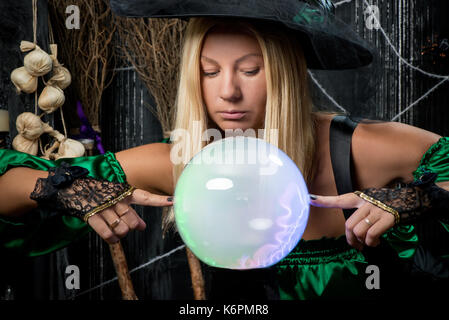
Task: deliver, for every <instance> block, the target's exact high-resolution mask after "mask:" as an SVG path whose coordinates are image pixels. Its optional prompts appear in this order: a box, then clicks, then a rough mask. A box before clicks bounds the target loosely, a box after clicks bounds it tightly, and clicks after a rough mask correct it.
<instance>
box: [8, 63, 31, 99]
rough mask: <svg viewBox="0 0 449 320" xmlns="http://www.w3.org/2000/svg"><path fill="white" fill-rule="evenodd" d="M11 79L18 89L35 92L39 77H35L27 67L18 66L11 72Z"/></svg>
mask: <svg viewBox="0 0 449 320" xmlns="http://www.w3.org/2000/svg"><path fill="white" fill-rule="evenodd" d="M11 81H12V83H13V84H14V86H15V87H16V89H17V93H20V92H21V91H23V92H25V93H33V92H34V91H36V90H37V77H33V76H32V75H31V74H29V73H28V71H27V70H26V69H25V67H20V68H16V69H14V70H13V71H12V72H11Z"/></svg>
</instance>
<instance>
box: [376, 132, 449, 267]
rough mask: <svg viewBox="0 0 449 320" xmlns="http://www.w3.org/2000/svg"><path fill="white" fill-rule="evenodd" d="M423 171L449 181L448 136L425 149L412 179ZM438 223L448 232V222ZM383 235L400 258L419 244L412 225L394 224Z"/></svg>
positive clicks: (411, 254) (410, 255)
mask: <svg viewBox="0 0 449 320" xmlns="http://www.w3.org/2000/svg"><path fill="white" fill-rule="evenodd" d="M425 171H432V172H434V173H438V177H437V179H436V182H442V181H449V137H441V138H440V139H439V140H438V141H437V142H436V143H434V144H433V145H432V146H431V147H430V148H429V149H428V150H427V151H426V153H425V154H424V156H423V157H422V159H421V161H420V163H419V165H418V168H417V169H416V170H415V171H413V177H414V180H415V181H416V180H418V179H419V178H420V177H421V176H422V175H423V174H424V172H425ZM448 207H449V204H448ZM448 214H449V211H448ZM439 223H440V225H441V227H442V228H443V230H445V231H446V232H449V224H447V223H444V222H443V221H439ZM383 237H384V238H385V239H386V240H387V241H388V242H389V243H390V245H391V246H392V247H393V248H394V249H395V250H396V252H397V253H398V255H399V257H401V258H406V259H408V258H411V257H413V255H414V253H415V250H416V248H417V246H418V245H419V239H418V235H417V234H416V230H415V227H414V226H413V225H399V226H396V227H394V228H392V229H390V230H389V231H388V232H387V233H385V234H384V235H383Z"/></svg>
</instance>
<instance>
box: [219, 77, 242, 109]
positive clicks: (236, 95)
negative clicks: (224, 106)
mask: <svg viewBox="0 0 449 320" xmlns="http://www.w3.org/2000/svg"><path fill="white" fill-rule="evenodd" d="M220 98H221V99H223V100H226V101H230V102H235V101H238V100H240V99H241V98H242V91H241V90H240V85H239V83H238V79H237V77H236V75H235V74H234V72H224V74H223V78H222V82H221V88H220Z"/></svg>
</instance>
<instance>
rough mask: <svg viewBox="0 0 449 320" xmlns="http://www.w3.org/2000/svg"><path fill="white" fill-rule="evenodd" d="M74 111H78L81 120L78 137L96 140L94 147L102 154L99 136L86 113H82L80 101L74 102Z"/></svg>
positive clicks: (102, 149)
mask: <svg viewBox="0 0 449 320" xmlns="http://www.w3.org/2000/svg"><path fill="white" fill-rule="evenodd" d="M76 112H77V113H78V117H79V118H80V121H81V127H80V135H79V138H80V139H93V140H95V141H96V147H97V149H98V151H99V152H100V154H104V153H105V151H104V148H103V145H102V144H101V137H100V135H99V133H98V132H97V131H95V130H94V129H93V128H92V126H91V125H90V123H89V120H88V119H87V117H86V115H85V114H84V110H83V106H82V104H81V102H80V101H77V102H76Z"/></svg>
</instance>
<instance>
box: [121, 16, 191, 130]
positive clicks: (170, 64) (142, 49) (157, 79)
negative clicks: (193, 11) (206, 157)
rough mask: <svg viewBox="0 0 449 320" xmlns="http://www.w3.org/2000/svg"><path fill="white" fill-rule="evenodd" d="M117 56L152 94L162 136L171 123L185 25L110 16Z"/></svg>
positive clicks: (164, 20)
mask: <svg viewBox="0 0 449 320" xmlns="http://www.w3.org/2000/svg"><path fill="white" fill-rule="evenodd" d="M114 19H115V23H116V25H117V31H118V33H119V37H120V42H121V44H120V46H119V47H120V54H121V55H122V57H123V58H125V59H126V60H127V61H129V62H130V63H131V64H132V66H133V67H134V68H135V69H136V71H137V73H138V74H139V76H140V78H141V80H142V81H143V82H144V83H145V85H146V87H147V88H148V90H149V92H150V93H151V94H152V96H153V98H154V100H155V103H156V111H153V110H152V109H150V110H151V111H152V112H153V114H154V115H155V116H156V117H157V119H158V120H159V122H160V123H161V126H162V129H163V131H164V137H165V138H166V137H167V136H168V135H169V132H170V130H171V129H172V124H173V116H174V115H173V112H174V108H173V106H174V104H175V99H176V90H177V86H178V69H179V62H180V53H181V47H182V40H183V35H184V32H183V31H184V29H185V26H186V23H185V22H184V21H182V20H179V19H145V18H138V19H137V18H123V17H118V16H114Z"/></svg>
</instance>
